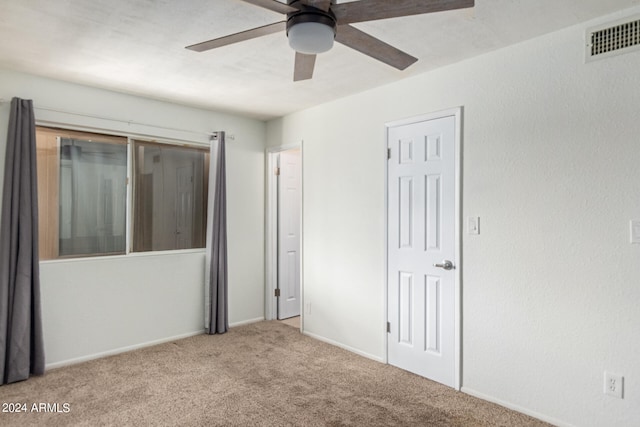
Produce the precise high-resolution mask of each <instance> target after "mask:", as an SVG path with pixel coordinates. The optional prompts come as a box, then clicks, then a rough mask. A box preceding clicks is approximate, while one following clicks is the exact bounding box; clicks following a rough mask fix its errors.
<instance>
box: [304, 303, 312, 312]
mask: <svg viewBox="0 0 640 427" xmlns="http://www.w3.org/2000/svg"><path fill="white" fill-rule="evenodd" d="M304 313H305V314H311V303H310V302H307V303H305V304H304Z"/></svg>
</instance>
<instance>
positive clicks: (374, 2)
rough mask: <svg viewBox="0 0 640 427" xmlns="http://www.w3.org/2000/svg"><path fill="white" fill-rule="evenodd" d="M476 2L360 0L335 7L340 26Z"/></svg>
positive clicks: (429, 11)
mask: <svg viewBox="0 0 640 427" xmlns="http://www.w3.org/2000/svg"><path fill="white" fill-rule="evenodd" d="M473 5H474V0H395V1H387V0H360V1H356V2H351V3H342V4H336V5H333V7H332V8H331V10H332V11H333V13H334V14H335V15H336V18H337V20H338V25H345V24H353V23H355V22H364V21H374V20H376V19H387V18H398V17H401V16H411V15H421V14H423V13H432V12H442V11H445V10H453V9H463V8H466V7H473Z"/></svg>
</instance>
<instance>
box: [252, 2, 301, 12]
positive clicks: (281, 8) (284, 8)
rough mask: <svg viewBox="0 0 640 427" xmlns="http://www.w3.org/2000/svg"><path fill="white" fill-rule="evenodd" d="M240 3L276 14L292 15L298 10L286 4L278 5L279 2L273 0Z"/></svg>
mask: <svg viewBox="0 0 640 427" xmlns="http://www.w3.org/2000/svg"><path fill="white" fill-rule="evenodd" d="M242 1H243V2H245V3H251V4H252V5H255V6H259V7H262V8H264V9H269V10H271V11H273V12H278V13H292V12H297V11H298V9H297V8H295V7H293V6H289V5H287V4H284V3H280V2H279V1H275V0H242Z"/></svg>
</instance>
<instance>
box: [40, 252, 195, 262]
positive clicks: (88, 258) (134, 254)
mask: <svg viewBox="0 0 640 427" xmlns="http://www.w3.org/2000/svg"><path fill="white" fill-rule="evenodd" d="M205 252H206V249H205V248H199V249H177V250H170V251H154V252H131V253H128V254H123V255H103V256H86V257H78V258H59V259H47V260H42V261H40V264H59V263H76V262H95V261H112V260H122V259H132V258H152V257H164V256H175V255H188V254H204V253H205Z"/></svg>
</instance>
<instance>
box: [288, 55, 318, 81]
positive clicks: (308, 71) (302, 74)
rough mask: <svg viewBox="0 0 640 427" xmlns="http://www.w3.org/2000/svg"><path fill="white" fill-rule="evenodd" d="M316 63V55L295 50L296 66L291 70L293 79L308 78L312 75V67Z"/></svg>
mask: <svg viewBox="0 0 640 427" xmlns="http://www.w3.org/2000/svg"><path fill="white" fill-rule="evenodd" d="M315 65H316V55H307V54H306V53H300V52H296V66H295V69H294V71H293V81H294V82H299V81H301V80H309V79H311V78H312V77H313V68H314V67H315Z"/></svg>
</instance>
